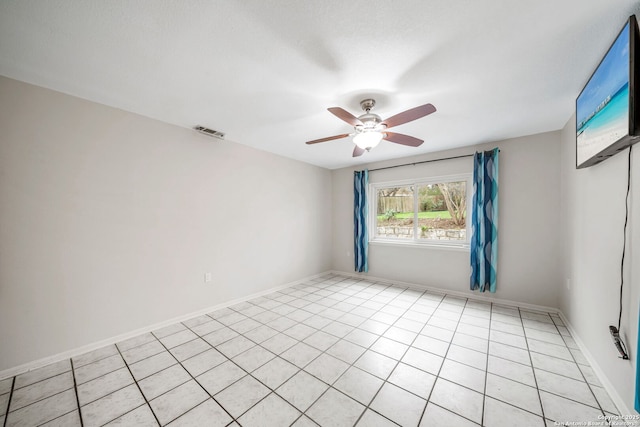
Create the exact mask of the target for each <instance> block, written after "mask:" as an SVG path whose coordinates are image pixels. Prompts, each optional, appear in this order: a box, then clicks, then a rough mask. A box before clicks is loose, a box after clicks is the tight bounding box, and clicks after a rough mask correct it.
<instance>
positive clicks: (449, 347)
mask: <svg viewBox="0 0 640 427" xmlns="http://www.w3.org/2000/svg"><path fill="white" fill-rule="evenodd" d="M445 297H446V294H445ZM445 297H443V298H442V299H443V300H444V298H445ZM458 298H459V297H458ZM468 302H469V299H468V298H467V299H465V302H464V306H463V309H462V312H461V313H460V318H459V319H458V322H457V323H456V328H455V330H453V335H451V341H450V342H449V346H448V347H447V351H446V352H445V353H444V356H443V357H442V364H441V365H440V369H438V373H437V374H436V379H435V381H434V382H433V387H432V388H431V391H430V392H429V397H428V398H427V404H426V405H425V406H424V409H423V410H422V414H421V415H420V419H419V420H418V425H419V424H420V423H422V419H423V418H424V414H425V413H426V412H427V406H428V405H429V402H430V401H431V396H432V395H433V390H434V389H435V388H436V383H437V382H438V380H439V379H440V372H442V366H443V365H444V361H445V360H446V359H447V355H448V354H449V350H451V346H452V345H453V338H454V337H455V336H456V332H457V331H458V327H459V326H460V319H462V313H464V308H465V307H466V306H467V303H468ZM438 307H440V304H438ZM436 310H437V309H436ZM434 313H435V311H434ZM432 316H433V315H432ZM425 326H426V324H425ZM423 329H424V328H423ZM488 357H489V356H488V355H487V358H488ZM485 376H486V372H485ZM443 380H445V381H447V380H446V379H445V378H443ZM454 384H457V383H454ZM438 406H439V405H438ZM444 409H446V410H447V411H449V412H451V413H452V414H456V415H458V416H460V417H463V416H462V415H460V414H458V413H457V412H453V411H451V410H449V409H447V408H444ZM463 418H465V419H469V418H467V417H463ZM470 421H471V420H470Z"/></svg>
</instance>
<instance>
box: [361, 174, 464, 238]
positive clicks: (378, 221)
mask: <svg viewBox="0 0 640 427" xmlns="http://www.w3.org/2000/svg"><path fill="white" fill-rule="evenodd" d="M470 187H471V175H470V174H465V175H456V176H449V177H438V178H433V179H424V180H415V181H397V182H385V183H376V184H371V185H370V188H369V190H370V197H369V200H370V203H371V204H370V206H369V212H371V216H370V220H369V224H370V227H369V230H370V236H371V241H372V242H388V243H400V244H402V243H415V244H428V245H447V246H452V245H455V246H468V244H469V238H470V235H469V234H470V230H469V221H467V208H468V207H469V206H470V205H471V199H470V194H471V190H470Z"/></svg>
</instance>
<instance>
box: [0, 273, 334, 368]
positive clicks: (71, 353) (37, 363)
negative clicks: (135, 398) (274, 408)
mask: <svg viewBox="0 0 640 427" xmlns="http://www.w3.org/2000/svg"><path fill="white" fill-rule="evenodd" d="M326 274H331V271H325V272H322V273H319V274H314V275H312V276H308V277H305V278H303V279H299V280H295V281H293V282H289V283H286V284H284V285H280V286H275V287H272V288H269V289H266V290H264V291H260V292H257V293H254V294H251V295H247V296H244V297H241V298H236V299H233V300H230V301H226V302H223V303H220V304H216V305H214V306H212V307H207V308H203V309H202V310H198V311H194V312H192V313H188V314H184V315H181V316H178V317H174V318H172V319H169V320H165V321H163V322H159V323H155V324H153V325H149V326H145V327H143V328H139V329H136V330H134V331H131V332H127V333H124V334H120V335H116V336H114V337H111V338H107V339H104V340H101V341H98V342H94V343H91V344H87V345H84V346H82V347H78V348H74V349H72V350H68V351H64V352H62V353H58V354H55V355H53V356H48V357H44V358H42V359H38V360H34V361H32V362H28V363H25V364H23V365H20V366H16V367H13V368H9V369H5V370H2V371H0V380H3V379H5V378H10V377H13V376H16V375H20V374H22V373H25V372H28V371H32V370H34V369H38V368H41V367H43V366H46V365H49V364H51V363H56V362H60V361H61V360H65V359H70V358H72V357H76V356H80V355H81V354H84V353H88V352H90V351H93V350H97V349H99V348H102V347H104V346H107V345H111V344H115V343H118V342H121V341H124V340H126V339H129V338H133V337H135V336H138V335H141V334H146V333H147V332H151V331H155V330H157V329H160V328H164V327H165V326H169V325H172V324H174V323H178V322H183V321H185V320H188V319H191V318H194V317H197V316H201V315H203V314H207V313H211V312H212V311H216V310H220V309H221V308H225V307H229V306H232V305H235V304H239V303H241V302H244V301H248V300H250V299H254V298H258V297H261V296H263V295H267V294H270V293H272V292H276V291H279V290H281V289H286V288H289V287H291V286H295V285H298V284H300V283H303V282H305V281H307V280H312V279H316V278H318V277H321V276H324V275H326Z"/></svg>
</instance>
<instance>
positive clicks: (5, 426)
mask: <svg viewBox="0 0 640 427" xmlns="http://www.w3.org/2000/svg"><path fill="white" fill-rule="evenodd" d="M15 386H16V377H13V379H12V380H11V391H9V400H8V401H7V410H6V414H5V417H4V423H2V425H3V427H7V420H8V419H9V409H11V400H12V397H13V389H14V388H15Z"/></svg>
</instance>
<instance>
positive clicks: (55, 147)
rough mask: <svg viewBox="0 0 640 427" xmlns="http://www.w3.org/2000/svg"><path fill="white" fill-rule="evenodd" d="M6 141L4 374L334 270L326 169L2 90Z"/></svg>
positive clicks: (1, 221)
mask: <svg viewBox="0 0 640 427" xmlns="http://www.w3.org/2000/svg"><path fill="white" fill-rule="evenodd" d="M0 135H1V139H0V343H1V344H0V370H2V369H6V368H10V367H15V366H18V365H20V364H24V363H27V362H30V361H33V360H37V359H39V358H43V357H47V356H51V355H54V354H57V353H60V352H63V351H68V350H70V349H74V348H78V347H80V346H83V345H87V344H90V343H94V342H97V341H100V340H103V339H107V338H110V337H113V336H116V335H119V334H122V333H126V332H130V331H132V330H135V329H138V328H141V327H145V326H148V325H152V324H154V323H157V322H161V321H165V320H167V319H170V318H172V317H176V316H179V315H184V314H187V313H190V312H193V311H196V310H199V309H204V308H206V307H209V306H213V305H216V304H219V303H222V302H224V301H228V300H231V299H234V298H238V297H241V296H244V295H248V294H251V293H255V292H259V291H261V290H265V289H268V288H271V287H274V286H277V285H281V284H284V283H287V282H290V281H293V280H297V279H300V278H302V277H305V276H309V275H313V274H317V273H319V272H322V271H326V270H328V269H329V268H330V267H331V257H330V251H331V231H330V230H331V202H332V200H331V174H330V172H329V171H327V170H324V169H321V168H318V167H314V166H310V165H307V164H303V163H300V162H296V161H293V160H289V159H285V158H282V157H279V156H276V155H272V154H269V153H266V152H262V151H258V150H255V149H251V148H247V147H245V146H242V145H239V144H234V143H231V142H227V141H220V140H217V139H212V138H209V137H206V136H203V135H200V134H198V133H196V132H194V131H190V130H188V129H183V128H179V127H175V126H171V125H167V124H164V123H161V122H158V121H154V120H151V119H148V118H145V117H141V116H138V115H135V114H131V113H127V112H124V111H121V110H117V109H114V108H110V107H106V106H103V105H99V104H95V103H92V102H88V101H85V100H81V99H78V98H74V97H71V96H67V95H63V94H61V93H57V92H53V91H50V90H46V89H43V88H39V87H35V86H31V85H28V84H25V83H20V82H17V81H15V80H10V79H7V78H3V77H0ZM208 271H210V272H213V278H214V284H213V285H209V284H205V283H204V280H203V278H204V273H205V272H208Z"/></svg>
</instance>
